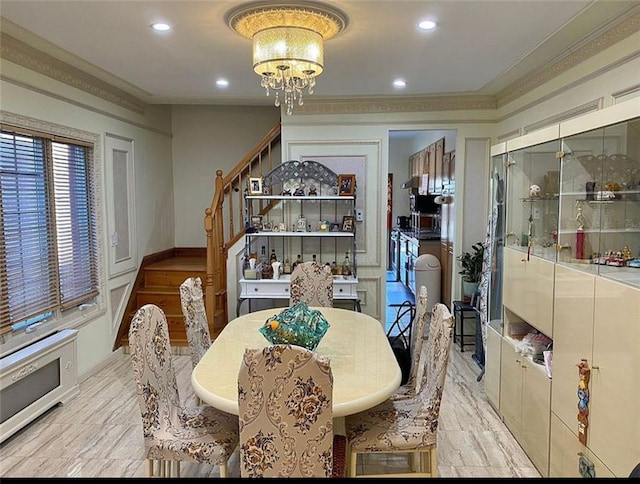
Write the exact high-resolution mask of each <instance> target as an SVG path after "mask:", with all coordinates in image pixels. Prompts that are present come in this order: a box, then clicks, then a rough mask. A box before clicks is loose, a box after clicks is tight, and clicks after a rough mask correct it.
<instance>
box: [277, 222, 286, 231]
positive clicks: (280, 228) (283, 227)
mask: <svg viewBox="0 0 640 484" xmlns="http://www.w3.org/2000/svg"><path fill="white" fill-rule="evenodd" d="M278 230H280V232H286V231H287V224H285V223H284V222H280V223H279V224H278Z"/></svg>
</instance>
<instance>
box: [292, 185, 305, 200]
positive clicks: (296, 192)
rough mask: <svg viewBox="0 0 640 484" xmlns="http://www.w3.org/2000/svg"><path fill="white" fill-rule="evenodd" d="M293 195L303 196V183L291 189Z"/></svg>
mask: <svg viewBox="0 0 640 484" xmlns="http://www.w3.org/2000/svg"><path fill="white" fill-rule="evenodd" d="M293 196H294V197H304V184H303V185H301V186H299V187H297V188H296V189H295V190H294V191H293Z"/></svg>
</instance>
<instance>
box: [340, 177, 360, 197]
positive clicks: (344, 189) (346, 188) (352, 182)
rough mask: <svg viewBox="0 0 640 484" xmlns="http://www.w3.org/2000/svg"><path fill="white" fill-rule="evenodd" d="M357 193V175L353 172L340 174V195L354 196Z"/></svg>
mask: <svg viewBox="0 0 640 484" xmlns="http://www.w3.org/2000/svg"><path fill="white" fill-rule="evenodd" d="M355 193H356V176H355V175H354V174H353V173H350V174H340V175H338V195H339V196H341V197H352V196H353V195H354V194H355Z"/></svg>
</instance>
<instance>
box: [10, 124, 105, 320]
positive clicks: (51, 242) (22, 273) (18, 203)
mask: <svg viewBox="0 0 640 484" xmlns="http://www.w3.org/2000/svg"><path fill="white" fill-rule="evenodd" d="M1 128H2V129H1V132H0V135H1V138H0V229H1V232H0V333H4V332H7V331H10V330H11V329H12V327H15V325H19V326H21V324H20V323H22V322H25V321H34V320H37V319H38V317H39V316H40V315H42V314H46V313H49V312H54V313H55V312H57V311H64V310H65V309H68V308H71V307H75V306H77V305H79V304H81V303H83V302H87V301H89V300H90V299H92V298H94V297H95V296H97V295H98V268H97V230H96V211H95V207H94V204H95V200H94V187H93V178H92V175H91V166H92V161H93V145H91V144H88V143H86V142H83V141H77V140H70V139H65V138H60V137H56V136H52V135H47V134H42V133H36V132H33V131H27V130H21V129H19V128H13V127H9V126H4V125H3V126H2V127H1Z"/></svg>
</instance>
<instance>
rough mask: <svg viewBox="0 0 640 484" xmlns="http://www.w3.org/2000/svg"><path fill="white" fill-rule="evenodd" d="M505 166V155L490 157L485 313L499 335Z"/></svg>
mask: <svg viewBox="0 0 640 484" xmlns="http://www.w3.org/2000/svg"><path fill="white" fill-rule="evenodd" d="M506 166H507V154H506V153H501V154H497V155H494V156H492V157H491V174H490V178H489V200H490V207H491V215H490V217H491V218H490V224H489V231H490V232H489V235H490V240H489V243H490V244H491V247H490V248H489V249H490V254H491V261H490V267H491V274H490V277H489V301H488V308H487V313H488V322H489V325H490V326H492V327H493V328H494V329H495V330H496V331H497V332H498V333H500V334H502V329H501V328H502V257H503V254H502V249H503V247H504V215H505V200H504V198H505V185H506V180H505V177H506ZM485 250H486V249H485Z"/></svg>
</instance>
